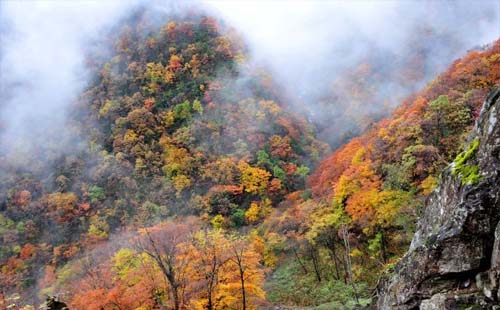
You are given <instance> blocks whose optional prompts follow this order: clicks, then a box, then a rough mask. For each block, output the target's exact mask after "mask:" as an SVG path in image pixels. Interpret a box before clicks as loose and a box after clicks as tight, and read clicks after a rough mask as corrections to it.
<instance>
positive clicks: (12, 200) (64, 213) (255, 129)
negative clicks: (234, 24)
mask: <svg viewBox="0 0 500 310" xmlns="http://www.w3.org/2000/svg"><path fill="white" fill-rule="evenodd" d="M150 14H151V13H150V12H147V11H144V12H139V13H138V14H136V15H135V16H134V17H133V18H131V19H130V20H128V21H127V22H126V26H125V27H123V28H122V29H116V30H115V32H114V33H115V34H114V35H112V37H111V38H110V41H111V42H112V44H113V52H112V55H105V56H102V55H99V54H97V55H90V56H89V62H88V65H89V66H90V69H91V70H92V71H93V72H94V76H95V77H94V80H93V82H92V84H91V85H90V86H89V87H88V89H87V90H86V91H85V92H84V94H83V95H82V96H81V97H80V99H79V100H78V102H77V103H75V105H74V107H73V110H72V112H71V113H72V115H73V119H72V121H71V128H73V129H74V131H75V132H76V133H78V135H79V137H80V139H82V140H83V141H86V144H88V148H86V149H83V150H81V151H79V152H78V153H73V154H68V155H63V156H59V157H57V158H52V157H49V158H47V161H48V162H49V166H51V167H52V168H51V169H52V170H53V171H54V173H47V172H46V171H45V170H44V169H38V170H37V165H40V164H41V162H40V161H38V160H34V161H33V162H31V163H30V165H31V167H21V168H18V167H15V166H12V165H10V164H9V162H8V161H5V162H4V164H3V166H2V171H4V172H5V176H6V177H3V178H2V180H1V186H0V193H1V195H2V197H3V198H2V201H3V204H2V208H1V214H0V219H1V220H0V223H1V224H0V225H1V226H0V227H1V228H0V229H1V232H2V236H3V238H2V244H1V252H0V261H1V262H2V268H1V270H2V277H1V278H0V281H1V285H0V286H1V287H2V288H3V294H6V295H8V296H10V295H11V294H12V293H14V292H22V293H23V298H22V299H21V301H19V302H23V300H29V299H31V298H35V300H36V298H37V296H40V297H41V296H42V295H43V294H44V293H50V292H53V293H58V292H61V291H66V290H67V287H68V286H69V285H70V284H68V283H69V282H71V281H69V280H68V279H65V276H64V275H63V274H64V273H65V270H68V268H70V267H69V266H66V267H64V266H65V264H66V263H67V262H68V261H70V260H72V259H75V258H81V257H82V253H86V252H91V251H92V249H94V248H96V246H97V247H101V244H102V243H103V242H105V241H107V240H109V238H110V237H111V234H112V233H113V232H117V233H118V231H123V229H124V228H125V230H127V231H130V230H132V231H134V230H137V229H139V228H141V227H149V226H151V225H154V224H156V223H160V224H158V225H160V226H159V227H163V226H164V225H166V223H165V222H164V221H165V220H167V219H169V218H172V217H174V216H185V215H196V216H197V217H198V218H199V219H200V220H199V221H196V225H194V226H199V227H200V228H199V229H201V227H206V226H207V225H209V226H211V227H214V228H215V229H221V228H224V229H230V228H234V229H238V228H239V227H242V226H247V225H253V224H255V223H258V222H260V221H261V219H262V218H264V217H265V216H266V215H267V214H268V213H269V212H270V210H271V208H272V206H273V205H276V204H277V203H279V202H280V201H281V200H282V199H283V197H284V195H286V194H287V193H289V192H291V191H294V190H296V189H300V188H303V186H304V183H305V178H306V176H307V175H308V173H309V170H310V167H312V165H313V164H314V162H315V161H317V160H318V159H319V158H320V157H322V156H323V154H326V151H327V150H328V147H327V146H326V145H325V144H323V143H321V142H319V141H318V140H316V139H315V138H314V136H313V131H312V129H311V128H310V127H309V125H308V124H307V123H306V121H305V120H303V119H301V118H300V117H299V116H297V115H294V114H293V112H290V111H286V110H284V109H283V104H282V103H281V102H280V98H279V97H278V96H277V95H276V94H275V92H274V90H273V87H272V84H270V81H269V79H268V77H267V76H266V75H265V73H263V72H259V71H258V70H253V69H252V68H248V69H245V66H244V65H241V66H239V65H238V63H242V62H244V61H245V59H244V57H245V56H244V47H243V46H241V43H239V40H238V38H237V37H236V36H235V34H234V32H231V31H230V30H228V29H226V30H223V32H224V33H225V34H222V31H221V30H220V28H219V27H220V26H219V25H218V23H217V21H216V20H215V19H213V18H211V17H206V16H199V15H192V16H189V17H187V18H182V19H171V20H170V21H168V19H167V21H168V22H167V23H166V24H163V25H161V26H158V25H155V24H154V23H150V22H149V21H150V20H154V19H153V17H155V16H151V15H150ZM113 36H114V37H113ZM102 44H107V42H104V43H102ZM238 70H244V71H241V72H239V71H238ZM41 156H43V155H42V154H33V157H34V158H37V157H38V158H40V157H41ZM42 158H43V157H42ZM40 166H41V165H40ZM21 171H24V172H21ZM33 171H35V173H33ZM37 171H38V172H39V173H36V172H37ZM172 221H173V220H172ZM175 222H176V223H177V222H178V223H181V222H184V220H181V219H178V220H175ZM202 224H203V225H202ZM162 225H163V226H162ZM172 225H174V224H172ZM175 225H177V224H175ZM178 225H181V224H178ZM191 228H193V227H189V229H191ZM158 229H160V228H158ZM118 238H121V237H118ZM217 238H226V237H222V236H220V237H217ZM227 238H233V237H230V236H227ZM234 238H236V236H235V237H234ZM234 238H233V239H234ZM244 239H245V240H247V239H248V238H244ZM231 240H232V239H231ZM238 240H239V239H238ZM185 241H187V240H185ZM130 242H131V241H130ZM227 242H228V241H226V242H225V243H227ZM235 242H236V241H235ZM238 242H240V243H241V242H243V241H238ZM245 242H246V241H245ZM249 242H250V241H249ZM204 246H206V244H205V245H204ZM105 247H106V246H105ZM130 247H132V245H130V246H129V247H127V248H130ZM132 248H134V247H132ZM116 250H118V249H115V251H116ZM110 251H112V250H110ZM119 253H121V252H119ZM193 255H194V254H193ZM245 255H246V254H245ZM253 255H261V253H260V254H259V253H254V254H253ZM104 263H106V262H104ZM95 264H96V268H97V266H100V265H99V264H100V262H98V261H96V262H95ZM259 264H260V263H259ZM99 268H100V267H99ZM103 268H104V267H103ZM259 268H261V267H259ZM71 273H72V274H73V276H72V277H71V279H74V278H75V277H76V280H79V279H80V278H79V277H83V278H84V277H85V276H84V274H82V273H78V272H77V271H76V270H73V271H72V272H71ZM56 274H57V276H56ZM191 277H194V276H193V275H191ZM108 280H110V281H111V280H112V279H111V278H110V279H108ZM68 281H69V282H68ZM72 281H73V282H74V281H75V280H72ZM67 282H68V283H67ZM73 282H71V283H73ZM100 285H105V284H102V283H101V284H100ZM106 285H108V284H106ZM112 285H117V284H116V283H115V284H112ZM79 286H80V287H85V285H83V284H80V285H79ZM157 289H159V288H157ZM214 290H215V288H214ZM228 290H229V291H231V289H229V288H228ZM88 293H89V294H96V292H95V289H94V290H91V291H89V292H88ZM233 295H234V294H233ZM69 296H75V298H77V297H76V296H78V298H84V299H82V300H85V297H84V296H86V295H85V293H84V291H82V290H81V289H80V290H79V291H72V292H71V293H69ZM179 298H180V297H179ZM186 298H187V297H186ZM200 298H201V297H200ZM249 298H250V297H249ZM144 299H145V300H148V297H147V296H144ZM103 300H104V299H103ZM236 301H237V300H236ZM236 301H234V300H233V301H232V302H236ZM123 302H124V303H125V301H123ZM140 302H142V301H140ZM165 302H166V301H165ZM182 302H184V303H188V301H187V300H182ZM228 302H229V301H228ZM200 303H201V302H200ZM70 304H71V305H72V306H73V307H75V308H76V309H78V301H74V302H72V303H70ZM82 305H83V304H82ZM82 307H83V306H82ZM96 307H97V308H98V305H96ZM97 308H96V309H97ZM82 309H83V308H82ZM87 309H88V308H87Z"/></svg>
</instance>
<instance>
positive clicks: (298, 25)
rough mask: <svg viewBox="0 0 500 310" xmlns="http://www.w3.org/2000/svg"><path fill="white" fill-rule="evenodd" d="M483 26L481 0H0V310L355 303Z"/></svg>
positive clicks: (479, 71)
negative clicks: (60, 305)
mask: <svg viewBox="0 0 500 310" xmlns="http://www.w3.org/2000/svg"><path fill="white" fill-rule="evenodd" d="M499 38H500V3H498V2H497V1H482V2H478V3H474V5H471V3H469V2H465V1H456V2H436V1H421V2H416V1H415V2H413V1H401V2H396V1H390V2H389V1H388V2H368V1H356V2H347V1H346V2H342V1H310V2H305V1H290V2H286V3H285V2H281V1H270V2H263V1H262V2H260V1H237V2H228V1H210V0H207V1H188V2H182V3H181V2H175V1H166V2H165V1H140V0H137V1H105V2H91V1H71V2H51V1H38V2H18V1H3V2H0V309H3V308H5V307H7V305H10V306H9V307H14V308H15V309H32V308H30V307H35V308H36V307H42V309H52V307H53V306H51V305H52V304H54V303H55V301H56V300H60V301H63V302H64V303H66V305H67V306H68V307H69V308H70V309H91V310H93V309H95V310H101V309H108V308H110V309H115V308H116V309H118V308H119V309H142V310H145V309H148V310H153V309H175V310H180V309H200V310H202V309H210V310H215V309H267V308H269V307H309V308H310V309H353V308H356V307H357V308H359V307H360V306H367V305H368V304H370V303H372V296H373V294H372V292H373V290H374V289H375V287H376V285H377V281H378V279H379V277H380V276H381V275H382V274H383V273H384V272H388V271H390V270H391V268H392V267H393V266H394V265H395V263H396V262H397V261H398V260H399V259H400V258H401V257H402V256H403V255H404V253H405V251H406V250H407V249H408V247H409V244H410V241H411V239H412V237H413V234H414V232H415V229H416V228H415V227H416V226H415V225H416V221H417V219H418V215H419V214H420V212H421V209H422V208H424V201H425V200H426V199H427V197H428V196H429V195H430V194H431V193H432V191H433V190H434V189H435V188H436V186H437V184H438V180H439V175H440V173H441V171H442V170H443V169H444V167H446V165H447V164H448V163H450V162H455V165H460V164H461V163H462V162H463V161H464V160H463V157H464V156H469V155H470V154H469V155H467V154H468V153H461V149H462V145H464V144H466V143H467V136H468V133H469V131H470V130H471V129H472V126H473V124H474V122H475V121H476V119H477V118H478V116H479V115H480V111H481V106H482V103H483V102H484V100H485V99H486V97H487V96H488V93H489V92H490V91H491V90H493V89H495V88H496V87H498V86H499V85H500V54H499V48H500V41H498V39H499ZM491 115H494V114H493V113H492V114H491ZM490 122H494V120H490ZM469 143H470V141H469ZM492 154H495V152H493V153H492ZM457 163H458V164H457ZM460 169H461V170H460V171H459V172H460V174H457V176H455V177H456V178H457V180H458V179H459V178H460V180H462V183H461V184H462V186H464V188H467V186H473V185H474V186H476V185H477V184H482V183H480V182H481V180H482V177H481V175H480V174H481V173H483V172H481V173H480V172H479V170H478V169H477V168H475V167H473V166H470V165H469V166H466V167H462V168H460ZM457 173H458V172H457ZM485 173H486V172H485ZM457 182H458V181H457ZM457 184H458V183H457ZM477 186H479V185H477ZM299 291H300V292H302V293H301V294H300V296H299V295H297V294H295V292H299ZM46 295H50V296H56V297H54V298H52V299H51V298H49V299H48V300H47V301H46V302H45V303H44V300H45V296H46Z"/></svg>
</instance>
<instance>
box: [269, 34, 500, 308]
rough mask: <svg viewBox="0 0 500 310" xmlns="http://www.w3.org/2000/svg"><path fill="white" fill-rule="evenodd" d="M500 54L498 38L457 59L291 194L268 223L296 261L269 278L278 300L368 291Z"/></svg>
mask: <svg viewBox="0 0 500 310" xmlns="http://www.w3.org/2000/svg"><path fill="white" fill-rule="evenodd" d="M499 56H500V42H499V41H497V42H495V43H494V44H492V45H491V46H489V47H486V48H484V49H483V50H481V51H471V52H470V53H469V54H467V55H466V56H464V57H463V58H462V59H459V60H456V61H455V62H454V63H453V65H452V66H451V67H450V68H449V69H448V70H447V71H446V72H444V73H442V74H441V75H439V76H438V77H437V78H436V79H435V80H433V81H432V82H431V83H430V84H429V85H428V86H427V87H426V88H424V89H423V91H421V92H419V93H416V94H414V95H412V96H410V97H409V98H408V99H406V100H405V101H404V102H403V103H402V104H401V106H399V107H398V108H397V109H396V111H395V112H394V114H393V115H392V116H391V117H390V118H387V119H384V120H382V121H380V122H379V123H377V124H375V125H374V126H373V127H372V128H371V129H370V130H368V131H367V132H366V133H364V134H363V135H361V136H359V137H357V138H354V139H352V140H351V141H350V142H349V143H347V144H345V145H344V146H342V147H340V148H339V149H338V150H336V151H335V152H333V154H331V155H330V156H328V157H327V158H326V159H324V160H322V161H321V162H320V164H319V166H318V167H317V168H316V169H315V171H314V172H313V174H312V175H311V177H310V178H309V179H308V187H307V188H306V190H305V191H304V192H301V193H294V194H291V195H289V196H288V197H287V200H286V201H285V202H284V203H283V204H282V206H283V207H282V209H281V212H277V213H275V214H273V216H271V217H270V218H269V219H267V220H266V222H265V223H264V225H263V226H262V227H263V228H262V229H263V230H264V231H265V233H264V235H265V236H267V238H266V240H267V242H268V243H269V244H270V245H272V246H273V247H274V248H276V249H277V250H276V252H278V253H288V256H283V257H282V259H283V261H286V263H285V264H286V266H288V267H287V268H286V270H285V269H279V271H278V273H277V274H276V276H278V277H283V279H279V278H277V279H273V280H272V281H271V282H270V283H269V285H270V287H272V290H274V291H275V293H276V294H272V295H270V296H271V297H272V298H276V300H283V301H287V302H289V303H295V304H303V305H307V304H309V303H315V302H317V303H318V304H320V303H326V302H328V301H329V300H337V301H341V304H342V302H343V303H344V304H345V303H346V302H348V301H349V300H353V299H354V297H353V296H355V295H356V294H357V295H359V296H360V297H363V296H364V297H367V296H368V295H369V292H370V289H369V288H370V287H374V286H375V284H376V283H377V281H378V277H379V275H380V274H381V273H382V272H383V271H384V270H385V269H387V268H391V267H392V266H393V265H394V264H395V263H396V262H397V261H398V260H399V259H400V257H401V256H402V255H403V254H404V253H405V251H406V250H407V248H408V247H409V245H410V241H411V239H412V237H413V233H414V231H415V226H416V221H417V219H418V217H419V214H420V213H421V212H422V211H421V210H422V206H423V203H424V201H425V199H426V198H427V197H428V195H429V194H430V193H431V192H432V191H433V190H434V189H435V188H436V186H437V183H438V180H439V175H440V173H441V171H442V170H443V168H444V167H445V166H446V165H447V164H448V163H449V162H451V161H453V160H454V159H455V157H456V156H457V155H458V154H459V153H460V151H461V150H462V145H463V144H464V143H465V141H466V138H467V136H468V135H469V132H470V130H471V129H472V126H473V124H474V121H475V119H477V117H478V115H479V112H480V110H481V107H482V103H483V101H484V100H485V98H486V96H487V95H488V93H489V92H490V90H491V89H493V88H494V87H496V86H498V85H500V71H499V69H500V62H499V60H500V58H499ZM469 181H470V182H474V181H475V179H474V174H470V175H468V176H467V177H466V180H465V181H464V182H469ZM346 248H347V249H348V250H347V251H346ZM292 266H293V267H292ZM290 278H292V279H294V280H293V281H289V279H290ZM339 281H340V283H346V284H347V283H355V284H356V285H357V287H353V288H351V289H349V288H348V287H342V285H338V283H339ZM306 283H307V284H306ZM303 286H307V287H309V288H311V289H310V290H304V289H303V290H304V291H305V293H304V294H305V296H300V297H299V296H296V295H294V294H290V293H289V292H293V291H296V290H299V289H302V287H303ZM320 287H321V289H319V288H320ZM325 296H328V297H325ZM329 307H334V308H335V307H338V308H339V309H340V308H341V306H340V305H338V304H335V303H333V304H330V306H329Z"/></svg>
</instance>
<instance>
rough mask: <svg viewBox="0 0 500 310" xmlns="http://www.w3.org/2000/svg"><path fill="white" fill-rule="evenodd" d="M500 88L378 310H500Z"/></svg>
mask: <svg viewBox="0 0 500 310" xmlns="http://www.w3.org/2000/svg"><path fill="white" fill-rule="evenodd" d="M499 120H500V89H497V90H495V91H493V92H491V93H490V95H489V96H488V98H487V100H486V102H485V104H484V106H483V109H482V111H481V114H480V116H479V118H478V120H477V121H476V124H475V127H474V130H473V132H472V134H471V136H470V138H469V142H468V146H467V147H466V150H464V152H463V153H461V154H460V155H459V156H457V159H456V160H455V161H454V162H453V163H452V164H451V165H449V166H448V167H447V168H446V169H445V171H444V172H443V174H442V176H441V181H440V184H439V186H438V188H437V189H436V190H435V191H434V192H433V193H432V194H431V196H430V197H429V198H428V200H427V202H426V204H425V207H424V209H423V211H422V212H423V213H422V215H421V218H420V221H419V223H418V227H417V232H416V233H415V236H414V238H413V241H412V244H411V246H410V249H409V251H408V253H407V254H406V255H405V256H404V257H403V258H402V259H401V261H400V262H399V263H398V264H397V265H396V266H395V267H394V270H393V271H392V273H391V274H390V275H387V276H386V277H385V278H383V279H382V280H381V281H380V283H379V285H378V287H377V300H376V302H375V304H374V308H375V309H381V310H389V309H401V310H405V309H422V310H424V309H425V310H431V309H500V223H499V220H500V172H499V171H500V121H499Z"/></svg>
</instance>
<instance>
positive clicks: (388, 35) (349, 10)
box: [209, 0, 500, 147]
mask: <svg viewBox="0 0 500 310" xmlns="http://www.w3.org/2000/svg"><path fill="white" fill-rule="evenodd" d="M209 3H210V4H212V5H213V6H214V7H216V8H217V9H218V10H219V12H220V13H221V14H222V16H223V17H224V18H225V19H227V20H228V21H229V23H230V24H231V25H233V26H234V27H236V28H237V29H238V30H239V31H241V33H243V35H244V37H245V39H246V40H247V42H248V44H249V47H250V51H251V53H250V55H251V60H252V61H253V62H255V63H257V64H260V65H264V66H266V67H267V68H269V70H270V71H271V72H272V74H273V77H274V78H275V79H276V80H277V82H278V83H279V84H281V85H283V86H284V87H285V89H286V90H287V91H288V94H287V95H288V96H289V99H290V103H291V104H292V105H293V106H294V107H295V108H296V109H297V110H298V111H299V112H301V113H307V115H308V117H309V119H310V120H311V121H313V122H314V123H315V124H316V125H317V126H318V129H319V131H320V133H319V134H320V137H321V138H323V139H324V140H326V141H328V142H330V143H331V144H332V145H333V146H334V147H335V146H337V145H338V144H339V143H341V142H344V141H345V138H343V137H344V136H345V135H346V134H347V132H348V131H352V133H351V135H352V134H357V133H359V132H360V130H362V129H364V128H365V127H366V126H368V125H369V123H370V122H373V121H374V120H376V119H377V118H380V117H383V116H386V115H388V114H389V113H390V112H391V111H392V109H393V108H394V107H395V106H397V105H398V104H399V103H400V102H401V101H402V99H404V98H405V97H406V96H408V95H409V94H410V93H412V92H415V91H417V90H419V89H420V88H422V87H423V86H424V85H425V84H426V83H427V82H428V81H430V80H431V79H433V78H434V77H435V76H437V75H438V74H439V73H440V72H442V71H443V70H445V69H446V68H447V67H448V66H449V65H450V64H451V62H452V61H453V60H455V59H457V58H459V57H461V56H463V55H464V54H465V53H466V52H467V51H468V50H470V49H472V48H477V47H479V46H482V45H484V44H488V43H491V42H493V41H494V40H496V39H498V38H499V37H500V2H499V1H488V0H485V1H475V2H470V1H286V3H285V2H284V1H209ZM360 64H369V65H370V68H371V69H372V71H371V72H370V73H369V74H367V78H366V80H368V82H367V84H368V85H362V86H366V87H373V88H374V89H373V90H369V91H367V93H368V96H367V97H368V98H364V101H365V102H354V101H356V100H355V99H353V94H352V91H351V90H350V89H347V87H346V84H348V83H350V82H351V81H350V79H351V74H352V73H353V71H355V70H356V69H357V67H358V66H359V65H360ZM404 71H406V72H410V74H413V75H414V76H413V79H412V80H408V78H407V77H404V78H403V77H402V76H401V75H402V72H404ZM370 78H374V79H375V81H373V80H370ZM364 121H366V126H365V127H363V126H359V125H360V124H362V123H363V122H364ZM332 127H335V130H332ZM332 131H333V132H332Z"/></svg>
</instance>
